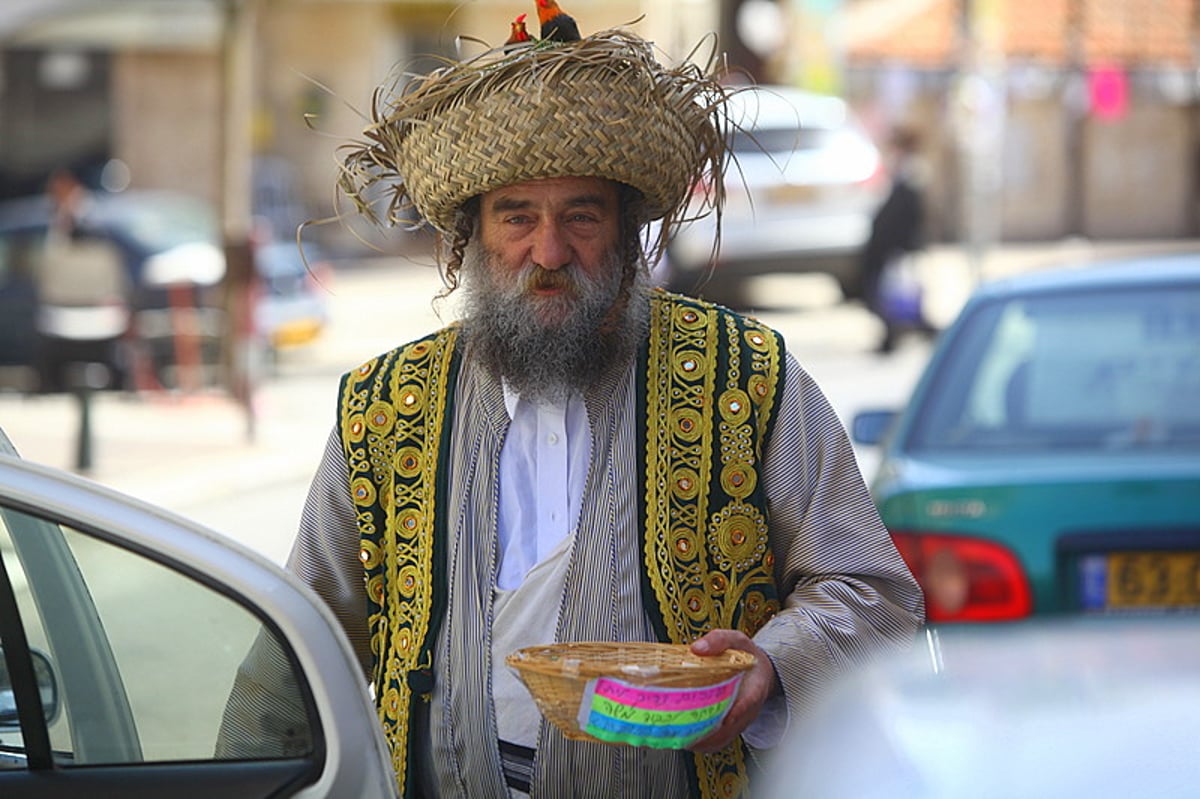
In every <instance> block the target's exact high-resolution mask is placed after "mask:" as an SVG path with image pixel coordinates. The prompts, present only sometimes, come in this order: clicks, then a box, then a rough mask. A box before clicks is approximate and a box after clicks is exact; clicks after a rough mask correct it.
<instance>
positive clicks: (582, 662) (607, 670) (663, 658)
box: [506, 641, 754, 743]
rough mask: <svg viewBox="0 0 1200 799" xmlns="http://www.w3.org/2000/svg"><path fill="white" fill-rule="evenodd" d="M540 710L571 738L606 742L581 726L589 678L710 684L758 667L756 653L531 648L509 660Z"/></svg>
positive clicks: (669, 647) (670, 647)
mask: <svg viewBox="0 0 1200 799" xmlns="http://www.w3.org/2000/svg"><path fill="white" fill-rule="evenodd" d="M506 662H507V663H508V665H509V666H510V667H511V668H512V669H514V670H515V671H516V672H517V674H518V676H520V678H521V681H522V682H523V683H524V684H525V687H526V688H528V689H529V693H530V694H531V695H532V696H533V699H534V702H536V703H537V706H538V710H540V711H541V712H542V715H543V716H545V717H546V718H547V719H548V720H549V721H550V722H551V723H553V724H554V726H556V727H558V728H559V730H561V731H562V733H563V735H564V736H566V737H567V738H571V739H574V740H586V741H597V742H599V743H613V742H611V741H603V740H600V739H598V738H595V737H593V736H591V735H589V734H588V733H587V732H585V731H584V730H581V729H580V727H579V721H578V714H579V707H580V703H581V702H582V701H583V699H584V691H585V690H586V688H587V685H588V682H589V681H590V680H593V679H595V678H597V677H613V678H616V679H619V680H622V681H623V682H626V683H631V684H634V685H638V686H648V687H654V688H706V687H709V686H713V685H717V684H719V683H722V682H725V681H726V680H729V679H730V678H732V677H736V676H738V675H740V674H742V673H744V672H746V671H749V670H750V669H751V668H752V667H753V666H754V655H751V654H750V653H749V652H742V651H740V650H735V649H730V650H726V651H725V652H722V653H721V654H719V655H714V656H711V657H707V656H706V657H701V656H699V655H695V654H692V652H691V651H690V648H689V647H688V646H687V645H685V644H656V643H646V642H615V643H614V642H598V641H597V642H591V641H584V642H574V643H564V644H549V645H546V646H535V647H528V648H526V649H520V650H517V651H516V652H514V653H512V654H511V655H509V656H508V658H507V659H506Z"/></svg>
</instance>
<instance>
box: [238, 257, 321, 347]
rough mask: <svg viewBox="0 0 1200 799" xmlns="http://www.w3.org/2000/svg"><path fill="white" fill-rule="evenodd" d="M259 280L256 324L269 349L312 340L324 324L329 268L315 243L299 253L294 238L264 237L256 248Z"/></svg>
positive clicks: (298, 345) (301, 343)
mask: <svg viewBox="0 0 1200 799" xmlns="http://www.w3.org/2000/svg"><path fill="white" fill-rule="evenodd" d="M254 265H255V268H256V269H257V270H258V275H259V279H260V280H261V281H262V293H261V297H260V298H259V302H258V303H257V305H256V306H255V311H256V317H255V326H256V328H257V329H258V330H259V331H260V332H261V334H262V335H263V337H264V338H265V339H266V342H267V344H268V346H269V347H270V348H271V349H272V350H273V351H278V350H285V349H290V348H293V347H300V346H303V345H305V344H309V343H311V342H313V341H314V340H316V339H317V338H318V337H319V336H320V335H321V331H323V330H324V329H325V326H326V325H327V324H328V323H329V300H328V296H329V291H330V289H331V287H332V281H333V267H332V266H331V265H330V263H329V261H328V260H327V259H326V258H325V256H324V254H323V253H322V251H321V250H320V248H318V247H317V246H316V245H314V244H308V243H306V244H305V245H304V249H303V252H302V251H301V249H300V247H299V246H298V245H297V244H296V242H295V240H287V241H267V242H264V243H262V244H260V245H259V246H258V247H256V248H255V253H254Z"/></svg>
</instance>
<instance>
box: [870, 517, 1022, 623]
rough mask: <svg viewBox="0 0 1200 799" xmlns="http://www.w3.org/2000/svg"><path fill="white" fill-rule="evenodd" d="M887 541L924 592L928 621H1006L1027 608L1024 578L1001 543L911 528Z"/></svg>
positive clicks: (1012, 555)
mask: <svg viewBox="0 0 1200 799" xmlns="http://www.w3.org/2000/svg"><path fill="white" fill-rule="evenodd" d="M892 540H893V541H895V542H896V548H897V549H898V550H899V551H900V555H901V557H903V558H904V562H905V563H907V564H908V568H909V569H911V570H912V573H913V575H914V576H915V577H916V578H917V582H918V583H920V584H921V589H922V590H923V591H924V592H925V614H926V617H927V618H928V620H929V621H931V622H955V621H964V622H979V621H1008V620H1012V619H1020V618H1024V617H1025V616H1028V615H1029V614H1030V613H1032V612H1033V595H1032V593H1031V591H1030V588H1029V580H1028V578H1027V577H1026V575H1025V571H1024V569H1022V568H1021V563H1020V561H1018V560H1017V557H1016V555H1015V554H1013V552H1012V551H1011V550H1009V549H1008V548H1007V547H1004V546H1002V545H1000V544H997V543H995V542H993V541H985V540H983V539H980V538H967V537H965V536H955V535H941V534H938V535H929V534H923V533H911V532H897V533H893V534H892Z"/></svg>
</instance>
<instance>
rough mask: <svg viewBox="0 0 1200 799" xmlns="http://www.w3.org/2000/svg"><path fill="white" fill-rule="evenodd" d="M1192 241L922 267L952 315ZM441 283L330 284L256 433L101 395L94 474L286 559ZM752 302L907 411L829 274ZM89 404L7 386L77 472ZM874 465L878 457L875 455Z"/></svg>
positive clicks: (845, 381)
mask: <svg viewBox="0 0 1200 799" xmlns="http://www.w3.org/2000/svg"><path fill="white" fill-rule="evenodd" d="M1193 245H1194V243H1189V242H1168V243H1165V244H1139V243H1136V242H1133V243H1125V244H1121V245H1108V246H1105V247H1097V246H1094V245H1088V244H1085V243H1081V242H1067V243H1063V244H1055V245H1052V246H1049V247H1047V246H1045V245H1042V246H1037V247H1034V246H1030V247H1027V248H1021V247H1010V248H1005V249H1004V250H1003V251H997V252H995V253H993V254H991V255H990V256H989V258H987V259H985V260H983V261H981V262H979V263H974V262H972V260H971V259H969V258H967V257H966V256H965V255H964V254H963V253H962V252H961V251H960V250H958V249H957V248H952V247H945V248H935V249H934V250H932V251H930V252H929V253H928V254H927V255H926V256H925V257H924V258H923V259H922V263H921V269H922V271H923V275H924V279H925V284H926V286H927V291H928V294H927V297H928V300H929V303H930V311H931V314H932V315H933V317H934V320H935V321H937V322H946V321H949V319H950V318H952V316H953V314H954V313H955V312H956V311H957V308H958V306H959V305H960V304H961V302H962V300H963V298H965V296H966V294H967V292H968V291H969V290H970V287H971V285H972V284H973V282H974V280H975V279H977V277H978V276H982V277H984V278H991V277H996V276H999V275H1003V274H1008V273H1011V272H1015V271H1023V270H1027V269H1036V268H1041V267H1042V266H1044V265H1045V264H1047V263H1052V262H1056V261H1060V260H1068V261H1075V260H1080V259H1086V258H1089V257H1093V256H1095V255H1096V254H1097V253H1112V252H1116V251H1126V250H1131V249H1134V250H1136V249H1141V250H1144V249H1161V248H1164V247H1165V248H1170V249H1178V248H1181V247H1183V248H1190V249H1195V250H1200V246H1193ZM439 287H440V281H439V279H438V276H437V273H436V270H434V269H433V267H432V266H431V265H429V263H428V261H427V260H424V261H422V260H421V259H417V260H415V261H412V260H399V261H397V260H396V259H392V260H389V261H371V262H360V263H357V264H355V265H354V266H353V268H346V269H343V270H341V271H339V273H338V275H337V278H336V281H335V283H334V284H333V285H332V286H330V287H329V288H330V291H331V304H332V313H333V320H332V323H331V325H330V328H329V330H328V331H327V334H326V335H325V336H324V337H323V338H322V339H321V340H320V341H319V342H318V343H316V344H314V345H312V346H310V347H308V348H305V349H303V350H298V351H294V352H291V353H287V355H286V357H285V358H283V360H282V361H281V363H280V364H279V367H278V371H277V373H276V374H274V375H272V376H271V377H269V378H268V379H266V380H264V381H263V382H262V384H261V387H260V389H259V391H258V392H257V394H256V402H255V414H254V418H255V420H256V422H255V430H256V434H255V436H254V438H253V440H250V438H249V437H248V435H247V427H248V426H247V418H248V417H247V413H246V412H245V410H244V409H243V408H242V407H240V406H239V405H237V404H236V403H234V402H232V401H231V400H230V399H229V398H228V397H226V396H224V395H220V394H212V395H208V394H202V395H190V396H173V395H143V396H136V397H133V396H115V395H104V396H101V397H98V398H97V400H96V401H95V403H94V405H93V412H92V419H93V422H92V426H93V430H94V438H93V440H94V446H93V461H94V468H93V469H92V470H91V471H90V472H89V473H88V476H89V477H91V478H92V479H94V480H96V481H98V482H101V483H104V484H106V485H110V486H112V487H115V488H117V489H118V490H121V491H124V492H126V493H129V494H131V495H133V496H137V497H140V498H143V499H147V500H149V501H151V502H154V503H156V504H159V505H162V506H163V507H166V508H168V509H170V510H174V511H177V512H180V513H183V514H184V515H187V516H191V517H193V518H195V519H197V520H199V521H201V522H203V523H205V524H208V525H210V526H212V527H214V528H215V529H217V530H220V531H221V532H224V533H226V534H228V535H231V536H232V537H234V538H237V539H239V540H241V541H243V542H245V543H247V544H249V545H250V546H252V547H254V548H256V549H258V550H260V551H262V552H263V553H265V554H266V555H268V556H269V557H271V558H273V559H275V560H277V561H282V560H283V558H284V557H285V556H286V552H287V548H288V546H289V544H290V541H291V538H292V536H293V534H294V531H295V526H296V521H297V519H298V518H299V514H300V509H301V505H302V503H303V498H304V496H305V493H306V489H307V484H308V481H309V480H310V478H311V476H312V472H313V469H314V468H315V465H316V463H317V460H318V458H319V456H320V453H321V451H322V449H323V447H324V443H325V440H326V437H327V436H328V433H329V431H330V430H331V428H332V425H333V422H334V393H335V391H336V381H337V377H338V375H340V374H341V373H342V372H344V371H346V370H347V369H350V368H352V367H354V366H356V365H357V364H358V363H360V362H361V361H362V360H364V359H365V358H367V357H370V356H372V355H374V354H376V353H379V352H382V351H384V350H386V349H388V348H390V347H391V346H394V345H395V344H397V343H400V342H402V341H406V340H409V339H411V338H414V337H416V336H418V335H421V334H423V333H425V332H427V331H429V330H431V329H433V328H434V327H435V326H438V325H440V324H441V323H442V321H443V320H448V319H450V318H453V315H454V307H453V304H452V303H450V304H447V305H445V307H442V308H440V311H441V314H442V316H441V317H439V315H438V309H435V308H434V307H433V306H432V305H431V298H432V297H433V296H434V295H435V294H436V293H437V292H438V290H439ZM752 299H753V300H754V302H755V308H754V309H753V311H754V313H755V314H756V315H757V316H759V317H760V318H761V319H763V321H765V322H767V323H768V324H771V325H773V326H775V327H776V328H777V329H779V330H780V331H781V332H783V334H784V335H785V336H786V338H787V341H788V346H789V348H790V349H791V350H792V351H793V352H795V353H796V354H797V356H798V357H799V359H800V361H801V363H802V364H803V365H804V366H805V368H806V369H808V370H809V371H810V372H811V373H812V374H813V376H814V377H815V378H816V379H817V381H818V382H819V383H820V384H821V386H822V387H823V388H824V390H825V392H826V394H827V396H828V397H829V398H830V401H831V403H832V404H833V406H834V408H835V409H836V410H837V411H838V413H839V415H840V416H841V417H842V419H843V421H846V422H848V421H849V419H850V418H851V416H852V415H853V413H854V412H855V411H857V410H861V409H863V408H866V407H880V406H892V407H895V406H898V405H899V404H901V403H902V402H903V400H904V398H905V396H907V393H908V391H909V389H910V388H911V386H912V383H913V381H914V380H915V379H916V377H917V375H918V373H919V371H920V369H921V368H922V367H923V365H924V362H925V359H926V357H927V354H928V343H927V342H925V341H923V340H920V339H910V340H907V341H905V342H903V343H902V345H901V346H900V348H899V349H898V350H897V351H896V352H895V353H893V354H891V355H889V356H887V357H883V356H879V355H876V354H874V353H873V352H872V348H873V346H874V343H875V342H876V341H877V340H878V335H879V328H878V324H877V323H876V322H875V320H874V319H873V318H872V317H871V316H870V315H869V314H868V313H867V312H866V311H865V310H863V309H862V308H861V307H860V306H858V305H856V304H849V303H844V302H842V301H841V298H840V295H839V294H838V293H837V290H836V289H835V288H834V287H833V286H832V284H830V283H829V282H827V281H825V280H823V279H821V278H819V277H772V278H763V279H761V280H760V281H759V282H758V283H757V284H756V286H755V287H754V292H753V293H752ZM78 422H79V412H78V408H77V405H76V403H75V402H74V400H73V399H72V398H71V397H65V396H57V397H23V396H20V395H16V394H0V426H3V427H4V429H5V430H6V431H7V432H8V434H9V436H10V437H11V438H12V439H13V441H14V443H15V444H16V445H17V448H18V449H19V450H20V451H21V452H22V454H23V455H24V456H25V457H26V458H29V459H32V460H36V461H39V462H42V463H46V464H49V465H52V466H57V467H60V468H66V469H71V468H72V467H73V466H74V464H75V462H76V458H75V451H76V445H77V441H78V434H77V433H78ZM862 457H863V463H862V465H863V467H864V471H865V472H867V473H869V470H870V468H871V466H872V461H871V460H870V453H863V454H862Z"/></svg>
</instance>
